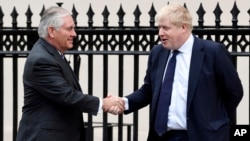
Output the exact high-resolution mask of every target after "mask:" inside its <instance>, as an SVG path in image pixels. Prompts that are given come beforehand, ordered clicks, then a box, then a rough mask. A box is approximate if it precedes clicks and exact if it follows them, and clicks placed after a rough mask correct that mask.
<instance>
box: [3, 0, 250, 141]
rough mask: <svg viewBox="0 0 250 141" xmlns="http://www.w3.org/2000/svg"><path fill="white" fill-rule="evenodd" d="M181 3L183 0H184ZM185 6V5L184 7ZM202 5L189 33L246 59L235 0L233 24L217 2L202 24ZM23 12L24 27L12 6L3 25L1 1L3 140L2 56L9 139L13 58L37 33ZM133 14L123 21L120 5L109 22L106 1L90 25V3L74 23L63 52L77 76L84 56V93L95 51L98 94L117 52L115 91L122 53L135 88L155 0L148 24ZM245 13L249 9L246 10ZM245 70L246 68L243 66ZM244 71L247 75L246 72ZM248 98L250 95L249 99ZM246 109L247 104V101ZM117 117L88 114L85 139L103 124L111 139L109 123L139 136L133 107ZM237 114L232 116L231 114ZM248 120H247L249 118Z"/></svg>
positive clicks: (246, 36) (244, 29) (153, 31)
mask: <svg viewBox="0 0 250 141" xmlns="http://www.w3.org/2000/svg"><path fill="white" fill-rule="evenodd" d="M58 6H62V3H58ZM184 6H186V5H185V4H184ZM187 8H188V7H187ZM44 9H45V8H44V6H43V8H42V10H41V14H42V13H43V11H44ZM72 13H73V17H74V20H75V24H76V25H77V20H76V19H77V18H76V17H77V15H78V12H77V9H76V8H75V7H74V6H73V8H72ZM205 13H206V12H205V10H204V8H203V5H202V4H200V6H199V8H198V10H197V15H198V17H199V20H198V25H197V26H194V30H193V33H194V34H196V35H197V36H199V37H200V38H204V39H208V40H214V41H217V42H221V43H223V44H225V46H226V48H227V49H228V50H230V52H231V54H232V55H233V59H234V63H235V67H236V68H237V60H238V58H239V57H245V58H248V60H250V59H249V56H250V52H249V47H250V41H249V40H250V27H249V26H240V25H238V18H237V17H238V14H239V13H240V10H239V9H238V7H237V4H236V2H235V3H234V5H233V7H232V10H231V14H232V25H230V26H224V25H221V24H220V22H221V19H220V15H221V14H222V10H221V8H220V5H219V3H218V4H217V6H216V7H215V9H214V15H215V25H211V26H206V25H204V14H205ZM25 14H26V17H27V19H26V23H27V26H26V27H18V26H17V23H18V22H17V16H18V12H17V11H16V9H15V7H14V8H13V11H12V13H11V16H12V27H4V26H3V22H4V21H3V16H4V12H3V11H2V9H1V5H0V93H1V95H0V105H1V107H0V125H1V127H0V140H1V141H3V138H4V137H3V136H4V126H3V125H4V123H3V122H4V118H3V117H4V107H5V105H4V88H5V87H4V83H5V80H4V75H5V74H4V68H5V66H4V60H5V59H6V58H11V61H12V70H11V71H12V73H13V76H12V77H11V78H12V85H13V86H12V88H13V93H12V94H11V95H12V97H13V109H12V110H13V119H12V120H13V133H12V134H13V140H15V136H16V133H17V128H18V122H19V121H18V115H20V114H21V113H18V108H20V107H18V95H19V91H18V77H19V74H18V71H20V70H19V68H18V64H19V59H20V58H26V57H27V55H28V54H29V51H30V49H31V48H32V46H33V43H34V42H35V41H36V40H37V39H38V35H37V27H32V15H33V13H32V10H31V8H30V7H28V9H27V12H26V13H25ZM133 14H134V25H133V26H124V20H123V17H124V15H125V12H124V11H123V8H122V6H121V7H120V8H119V10H118V12H117V16H118V18H119V21H118V26H115V27H114V26H109V19H108V17H109V10H108V8H107V7H105V8H104V10H103V12H102V15H103V26H93V23H94V21H93V16H94V12H93V10H92V8H91V5H90V7H89V9H88V12H87V16H88V26H86V27H81V26H76V32H77V34H78V35H77V38H76V39H75V42H74V48H73V49H72V50H69V51H67V52H66V54H68V55H71V56H73V58H72V60H73V62H72V66H73V69H74V71H75V73H76V74H77V75H78V76H79V70H80V66H81V65H82V61H81V58H82V57H85V58H86V59H87V65H86V66H87V67H86V69H85V72H86V73H87V75H88V78H87V83H88V88H87V89H88V91H87V93H89V94H92V93H93V89H94V87H93V83H94V82H93V79H94V77H93V75H94V74H93V72H94V71H95V70H94V67H93V63H94V57H95V56H99V57H101V58H102V59H101V61H102V64H103V68H102V70H103V71H102V77H103V78H102V82H100V83H101V85H102V87H103V89H102V93H103V97H106V96H107V93H108V87H109V85H108V84H109V83H108V82H109V80H108V75H110V69H109V68H108V65H110V63H112V62H111V61H110V58H111V56H116V57H117V65H115V66H113V67H116V68H117V70H118V76H117V80H116V81H117V85H118V94H119V96H124V86H125V85H126V84H124V79H125V78H124V61H125V58H126V56H130V57H132V60H133V62H131V66H132V68H133V74H131V75H132V76H133V81H132V82H133V84H131V85H133V89H134V90H137V89H138V88H139V81H140V80H139V65H140V57H141V56H147V55H148V54H149V51H150V50H151V49H152V47H153V45H155V44H158V43H159V37H158V35H157V34H158V29H157V27H156V26H155V20H154V17H155V15H156V11H155V8H154V5H153V4H152V6H151V8H150V10H149V12H148V14H149V17H150V21H149V26H140V15H141V12H140V8H139V6H137V7H136V9H135V10H134V12H133ZM248 14H249V15H250V12H248ZM246 70H249V68H247V69H246ZM247 73H248V76H249V72H247ZM245 94H249V92H245ZM247 101H250V99H248V100H247ZM248 112H249V105H248ZM117 118H118V122H117V123H110V122H109V121H108V115H107V114H106V113H104V114H103V117H102V122H100V123H95V122H93V117H92V115H88V120H87V122H86V132H87V134H88V137H87V139H86V140H87V141H92V140H94V138H93V137H94V136H95V135H94V133H95V132H94V130H95V129H96V128H102V129H103V132H102V134H103V141H112V140H113V129H114V128H117V129H118V135H117V136H118V140H119V141H122V140H124V136H127V137H126V139H127V140H128V141H130V140H133V141H138V126H139V125H138V112H134V113H133V123H132V124H127V123H125V122H124V117H123V115H119V116H117ZM235 120H236V119H235ZM249 121H250V120H249ZM124 127H126V129H127V130H126V131H124ZM125 132H126V134H125ZM124 134H125V135H124Z"/></svg>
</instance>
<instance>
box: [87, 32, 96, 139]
mask: <svg viewBox="0 0 250 141" xmlns="http://www.w3.org/2000/svg"><path fill="white" fill-rule="evenodd" d="M89 50H90V51H91V50H93V35H92V34H91V35H89ZM88 74H89V75H88V76H89V78H88V94H89V95H92V94H93V54H89V55H88ZM87 125H88V126H87V134H86V135H87V136H86V137H87V141H93V133H94V132H93V130H94V129H93V117H92V114H88V123H87Z"/></svg>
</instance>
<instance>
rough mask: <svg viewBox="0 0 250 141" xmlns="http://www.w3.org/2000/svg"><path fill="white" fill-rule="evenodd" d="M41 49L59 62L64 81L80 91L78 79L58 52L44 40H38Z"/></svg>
mask: <svg viewBox="0 0 250 141" xmlns="http://www.w3.org/2000/svg"><path fill="white" fill-rule="evenodd" d="M39 40H40V42H41V44H42V45H43V47H44V48H45V49H46V50H47V51H48V52H49V53H50V54H51V55H52V56H54V58H55V59H56V60H57V61H58V62H59V65H60V66H61V68H62V73H63V75H64V78H65V80H66V81H67V82H68V83H69V84H70V85H71V86H72V87H73V88H75V89H77V90H81V87H80V84H79V82H78V79H77V77H76V75H75V73H74V72H73V70H72V68H71V67H70V65H69V64H68V62H67V61H66V60H65V59H63V58H62V56H61V55H60V54H59V52H58V50H56V49H55V48H54V47H53V46H51V45H50V44H49V43H47V42H46V41H45V40H44V39H42V38H40V39H39Z"/></svg>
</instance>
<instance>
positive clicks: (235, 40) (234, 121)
mask: <svg viewBox="0 0 250 141" xmlns="http://www.w3.org/2000/svg"><path fill="white" fill-rule="evenodd" d="M232 52H237V35H234V34H233V35H232ZM232 58H233V64H234V67H235V69H237V56H232ZM236 115H237V111H236V109H235V111H234V112H233V117H232V121H231V124H232V125H236V123H237V119H236Z"/></svg>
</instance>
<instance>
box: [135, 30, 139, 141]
mask: <svg viewBox="0 0 250 141" xmlns="http://www.w3.org/2000/svg"><path fill="white" fill-rule="evenodd" d="M139 44H140V43H139V35H138V34H135V35H134V51H139ZM138 79H139V55H138V54H135V55H134V91H136V90H137V89H138V85H139V84H138V82H139V80H138ZM138 116H139V114H138V111H136V112H134V118H133V123H134V135H133V140H134V141H138V118H139V117H138Z"/></svg>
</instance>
